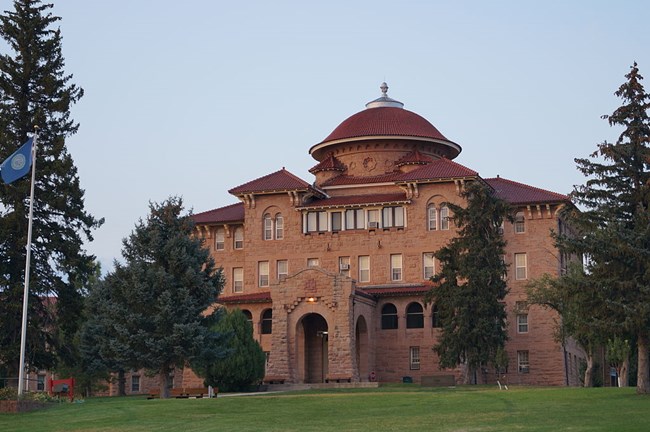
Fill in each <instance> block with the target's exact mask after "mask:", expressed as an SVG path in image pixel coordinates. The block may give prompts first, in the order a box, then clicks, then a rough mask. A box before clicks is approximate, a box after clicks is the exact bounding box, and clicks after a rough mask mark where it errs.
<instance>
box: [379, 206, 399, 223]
mask: <svg viewBox="0 0 650 432" xmlns="http://www.w3.org/2000/svg"><path fill="white" fill-rule="evenodd" d="M382 217H383V227H384V228H390V227H403V226H404V207H384V209H383V210H382Z"/></svg>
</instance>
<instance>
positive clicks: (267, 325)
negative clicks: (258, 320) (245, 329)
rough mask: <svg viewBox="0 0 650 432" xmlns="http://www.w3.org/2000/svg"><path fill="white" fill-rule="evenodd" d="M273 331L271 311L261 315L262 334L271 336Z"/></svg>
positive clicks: (268, 310)
mask: <svg viewBox="0 0 650 432" xmlns="http://www.w3.org/2000/svg"><path fill="white" fill-rule="evenodd" d="M272 330H273V309H267V310H265V311H264V312H263V313H262V334H271V332H272Z"/></svg>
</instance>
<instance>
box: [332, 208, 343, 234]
mask: <svg viewBox="0 0 650 432" xmlns="http://www.w3.org/2000/svg"><path fill="white" fill-rule="evenodd" d="M331 216H332V231H341V229H342V228H343V214H342V213H341V212H332V214H331Z"/></svg>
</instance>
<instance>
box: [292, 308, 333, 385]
mask: <svg viewBox="0 0 650 432" xmlns="http://www.w3.org/2000/svg"><path fill="white" fill-rule="evenodd" d="M327 329H328V327H327V321H326V320H325V318H323V316H322V315H320V314H317V313H310V314H307V315H305V316H304V317H303V318H302V319H301V320H300V322H299V323H298V329H297V330H298V331H297V333H298V337H297V342H298V371H299V375H300V378H301V380H302V382H304V383H321V382H325V378H326V377H327V371H328V359H327V356H328V348H327V345H328V338H329V334H328V331H327Z"/></svg>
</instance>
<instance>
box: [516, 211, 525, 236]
mask: <svg viewBox="0 0 650 432" xmlns="http://www.w3.org/2000/svg"><path fill="white" fill-rule="evenodd" d="M515 232H516V233H517V234H521V233H525V232H526V218H525V217H524V212H517V214H516V215H515Z"/></svg>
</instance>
